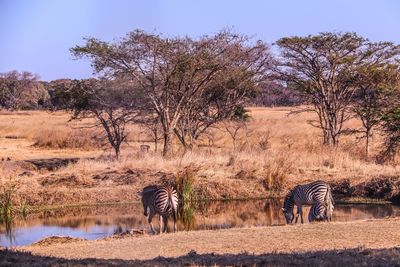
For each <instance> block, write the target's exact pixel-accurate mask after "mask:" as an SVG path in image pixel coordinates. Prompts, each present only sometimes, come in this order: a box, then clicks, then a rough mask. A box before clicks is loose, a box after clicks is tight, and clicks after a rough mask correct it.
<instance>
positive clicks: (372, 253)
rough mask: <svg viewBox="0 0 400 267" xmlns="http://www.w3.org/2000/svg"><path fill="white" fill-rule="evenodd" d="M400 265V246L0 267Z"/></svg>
mask: <svg viewBox="0 0 400 267" xmlns="http://www.w3.org/2000/svg"><path fill="white" fill-rule="evenodd" d="M94 265H95V266H190V265H202V266H204V265H205V266H210V265H211V266H224V265H230V266H287V265H291V266H304V265H307V266H350V265H351V266H361V265H362V266H400V247H397V248H390V249H348V250H331V251H318V252H308V253H296V254H285V253H270V254H261V255H252V254H247V253H242V254H223V255H217V254H213V253H211V254H197V253H196V252H194V251H192V252H190V253H188V254H187V255H185V256H181V257H177V258H164V257H157V258H154V259H151V260H119V259H111V260H104V259H80V260H67V259H62V258H54V257H44V256H36V255H32V254H31V253H27V252H16V251H11V250H1V251H0V266H94Z"/></svg>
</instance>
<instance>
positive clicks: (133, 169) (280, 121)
mask: <svg viewBox="0 0 400 267" xmlns="http://www.w3.org/2000/svg"><path fill="white" fill-rule="evenodd" d="M250 111H251V120H250V121H249V123H248V125H247V127H246V128H242V129H240V130H239V132H238V137H237V140H236V141H235V147H236V149H234V148H233V140H232V138H231V137H230V135H229V134H228V133H227V132H226V131H224V130H223V127H222V126H221V127H218V128H219V129H217V128H215V129H212V131H211V132H210V133H209V134H208V135H207V136H206V137H205V138H203V140H200V142H199V144H198V147H196V148H195V149H194V150H193V152H187V153H185V154H184V153H183V150H182V149H181V146H179V144H178V143H175V145H174V149H175V151H174V156H173V157H172V158H169V159H164V158H162V157H161V155H160V154H161V153H160V152H154V144H153V143H152V141H151V138H150V136H149V134H148V133H147V132H146V129H145V128H143V127H140V126H138V125H132V126H131V127H130V128H129V138H128V143H127V144H124V147H123V149H122V158H121V159H120V160H119V161H116V160H113V158H112V157H113V153H112V150H111V149H109V148H107V146H104V140H101V139H100V138H99V136H100V134H99V132H98V131H99V130H96V129H93V128H87V126H89V125H90V121H80V122H69V118H70V115H69V114H67V113H64V112H53V113H50V112H44V111H27V112H12V113H8V112H3V113H1V114H0V159H2V160H3V161H1V162H0V165H1V169H0V177H1V178H0V186H1V187H2V188H5V187H12V188H13V192H14V194H13V197H14V201H15V202H16V204H17V205H19V204H24V205H29V206H35V205H60V204H62V205H66V204H83V203H86V204H89V203H105V202H131V201H137V200H138V199H139V196H138V195H137V194H136V192H137V191H139V190H140V189H141V188H143V187H144V186H145V185H148V184H151V183H158V182H160V179H161V180H173V179H175V176H176V174H177V173H178V172H180V171H182V170H184V169H185V168H188V167H190V170H191V172H192V176H193V177H194V184H195V188H196V190H197V191H198V193H199V195H200V197H202V198H211V199H224V198H225V199H226V198H231V199H232V198H233V199H242V198H263V197H269V196H283V195H284V194H285V192H287V190H288V189H289V188H291V187H292V186H293V185H296V184H299V183H305V182H309V181H313V180H316V179H320V180H325V181H328V182H331V183H333V184H335V183H337V184H338V185H339V186H337V188H338V190H339V191H340V192H342V193H343V192H344V193H348V194H349V196H351V195H352V194H353V195H356V196H364V195H366V196H369V197H371V196H372V197H382V198H391V197H393V196H394V195H395V194H396V193H398V192H397V191H396V189H395V188H396V184H397V183H398V171H399V167H398V166H397V164H396V162H394V163H392V164H387V165H379V164H376V163H375V161H374V160H373V158H374V155H376V154H377V153H378V152H379V149H380V142H381V138H380V137H379V135H375V138H374V140H373V146H372V148H371V154H372V155H371V157H370V159H369V160H366V159H365V157H364V147H363V145H364V143H363V140H362V139H357V138H356V137H355V136H345V137H343V138H342V140H341V144H340V147H339V148H338V149H331V148H327V147H326V146H323V145H321V136H320V132H319V129H316V128H313V127H311V126H310V125H309V123H308V121H309V120H311V119H313V117H314V115H313V114H311V113H301V114H298V115H291V116H288V113H289V112H290V111H293V108H251V109H250ZM348 126H349V127H353V128H355V127H358V126H359V122H357V121H355V120H353V121H350V122H349V125H348ZM82 127H83V128H82ZM85 127H86V128H85ZM143 144H146V145H150V146H151V148H150V153H148V154H144V153H142V152H140V145H143ZM159 150H160V145H159ZM54 158H80V160H78V161H77V162H75V161H74V162H72V163H70V164H63V162H62V161H59V160H55V161H54V160H53V161H49V160H44V161H31V162H30V161H29V160H37V159H54ZM50 163H52V164H53V165H51V164H50ZM64 163H65V162H64ZM374 179H375V180H378V182H377V183H376V182H375V183H373V184H372V185H371V186H375V187H376V186H377V184H378V185H379V183H384V184H385V186H386V187H388V188H386V187H385V188H386V189H385V190H386V191H389V193H388V192H386V191H385V192H378V194H377V196H375V195H368V192H367V191H368V190H365V189H364V188H357V185H365V184H368V182H369V181H371V180H374ZM379 179H384V180H383V181H382V180H379ZM387 181H389V182H387ZM379 193H381V194H383V195H382V196H381V195H380V194H379Z"/></svg>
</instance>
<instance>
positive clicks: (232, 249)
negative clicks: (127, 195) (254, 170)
mask: <svg viewBox="0 0 400 267" xmlns="http://www.w3.org/2000/svg"><path fill="white" fill-rule="evenodd" d="M399 228H400V219H399V218H390V219H382V220H368V221H358V222H334V223H318V224H307V225H306V224H305V225H294V226H274V227H255V228H240V229H225V230H215V231H189V232H178V233H175V234H164V235H156V236H153V235H139V236H138V235H135V236H126V237H122V238H108V239H102V240H96V241H81V240H78V241H71V242H68V243H57V242H56V243H50V244H45V245H33V246H28V247H24V248H23V249H20V250H19V251H18V252H9V255H7V253H5V252H1V253H2V254H3V256H4V257H0V258H1V259H2V260H3V262H4V261H6V262H7V257H9V258H12V257H13V256H14V260H15V261H16V260H17V259H16V258H15V255H14V254H15V253H17V254H18V253H20V251H24V252H30V253H32V254H22V256H25V257H27V258H32V259H35V260H38V261H39V262H41V263H42V264H44V263H46V261H49V262H52V264H55V263H58V261H59V263H63V262H64V263H68V262H69V261H70V263H73V264H89V263H92V264H93V263H96V262H97V263H99V264H103V265H106V264H111V263H113V264H135V265H143V264H146V265H161V264H163V265H164V264H166V265H168V264H169V265H176V264H178V265H183V264H192V265H194V264H195V265H210V264H211V265H214V264H217V265H224V264H233V263H241V264H250V265H251V264H256V263H258V264H266V263H271V264H277V265H286V264H297V265H299V264H304V263H308V264H316V265H317V264H322V263H325V265H326V263H328V264H327V265H330V266H336V265H340V263H342V264H343V263H346V264H365V263H368V264H369V265H371V264H373V265H374V264H375V265H376V264H380V265H390V264H391V265H393V264H394V263H397V264H398V259H399V256H400V252H399V248H398V246H399V245H400V243H399V240H400V232H399V231H398V229H399ZM13 253H14V254H13ZM46 257H52V258H46ZM22 258H23V257H22ZM61 258H64V259H61ZM89 258H90V260H89ZM77 259H79V260H77ZM132 260H134V261H132ZM11 262H12V261H11ZM0 263H1V262H0Z"/></svg>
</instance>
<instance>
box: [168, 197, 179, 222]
mask: <svg viewBox="0 0 400 267" xmlns="http://www.w3.org/2000/svg"><path fill="white" fill-rule="evenodd" d="M173 197H174V194H173V191H171V192H169V195H168V202H169V206H170V207H171V209H172V216H173V217H174V220H176V217H177V212H178V211H177V210H176V207H175V205H174V200H173Z"/></svg>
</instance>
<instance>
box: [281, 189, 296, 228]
mask: <svg viewBox="0 0 400 267" xmlns="http://www.w3.org/2000/svg"><path fill="white" fill-rule="evenodd" d="M293 208H294V200H293V190H291V191H290V192H289V193H288V194H287V195H286V197H285V200H284V201H283V208H282V212H283V215H285V219H286V223H287V224H291V223H293V220H294V212H293Z"/></svg>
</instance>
